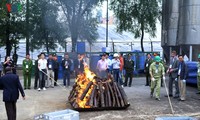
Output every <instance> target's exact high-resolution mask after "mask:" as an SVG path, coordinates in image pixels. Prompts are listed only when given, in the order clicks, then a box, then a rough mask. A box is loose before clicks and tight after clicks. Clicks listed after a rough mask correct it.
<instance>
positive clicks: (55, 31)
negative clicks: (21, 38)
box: [29, 0, 68, 52]
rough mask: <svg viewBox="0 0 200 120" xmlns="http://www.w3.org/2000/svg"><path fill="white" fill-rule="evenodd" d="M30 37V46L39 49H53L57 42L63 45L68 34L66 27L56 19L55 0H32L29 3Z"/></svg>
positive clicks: (56, 8)
mask: <svg viewBox="0 0 200 120" xmlns="http://www.w3.org/2000/svg"><path fill="white" fill-rule="evenodd" d="M30 11H31V13H30V30H29V31H31V32H30V36H31V37H30V38H31V48H32V50H33V49H39V48H41V47H46V50H47V52H49V50H55V48H57V44H56V43H59V44H61V45H64V44H63V43H64V42H65V38H66V37H67V36H68V35H67V34H68V32H67V31H68V30H67V27H65V26H63V23H61V21H59V20H58V17H59V16H58V15H59V14H58V11H59V9H58V7H57V3H56V2H55V1H50V2H49V0H42V1H40V0H32V1H31V3H30Z"/></svg>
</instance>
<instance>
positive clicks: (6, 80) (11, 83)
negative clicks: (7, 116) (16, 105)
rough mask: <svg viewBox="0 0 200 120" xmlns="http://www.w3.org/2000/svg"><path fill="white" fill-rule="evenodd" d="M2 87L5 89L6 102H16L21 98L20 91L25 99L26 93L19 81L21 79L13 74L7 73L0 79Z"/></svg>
mask: <svg viewBox="0 0 200 120" xmlns="http://www.w3.org/2000/svg"><path fill="white" fill-rule="evenodd" d="M0 86H1V89H3V101H4V102H16V101H17V99H18V98H19V91H20V93H21V95H22V96H23V97H24V96H25V93H24V90H23V88H22V86H21V83H20V81H19V77H18V75H16V74H13V73H7V74H6V75H4V76H2V77H1V78H0Z"/></svg>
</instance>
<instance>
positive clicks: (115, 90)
mask: <svg viewBox="0 0 200 120" xmlns="http://www.w3.org/2000/svg"><path fill="white" fill-rule="evenodd" d="M114 83H116V82H113V89H114V95H115V98H116V101H117V106H116V107H121V105H120V101H119V96H118V93H117V88H116V84H114Z"/></svg>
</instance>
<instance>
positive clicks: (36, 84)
mask: <svg viewBox="0 0 200 120" xmlns="http://www.w3.org/2000/svg"><path fill="white" fill-rule="evenodd" d="M37 57H38V59H37V60H36V61H35V82H34V89H37V87H38V80H39V69H38V61H39V60H40V55H38V56H37Z"/></svg>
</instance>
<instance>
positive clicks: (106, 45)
mask: <svg viewBox="0 0 200 120" xmlns="http://www.w3.org/2000/svg"><path fill="white" fill-rule="evenodd" d="M106 9H107V12H106V47H108V0H107V8H106Z"/></svg>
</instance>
